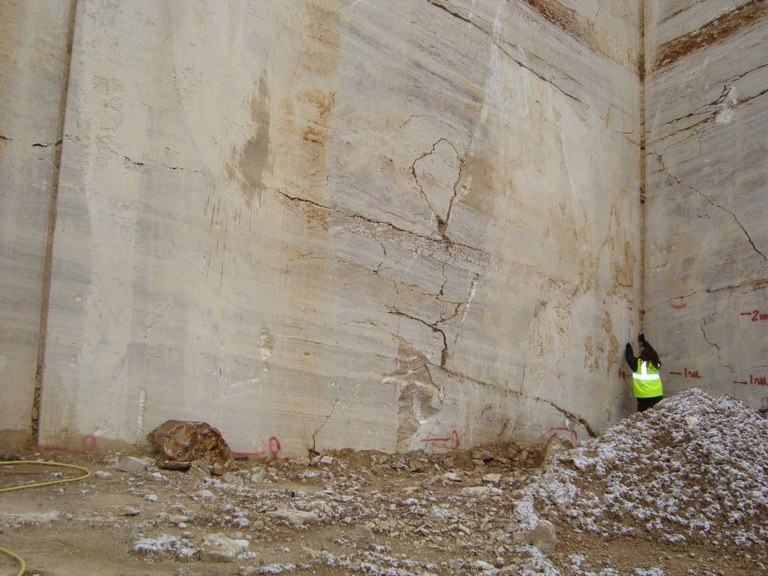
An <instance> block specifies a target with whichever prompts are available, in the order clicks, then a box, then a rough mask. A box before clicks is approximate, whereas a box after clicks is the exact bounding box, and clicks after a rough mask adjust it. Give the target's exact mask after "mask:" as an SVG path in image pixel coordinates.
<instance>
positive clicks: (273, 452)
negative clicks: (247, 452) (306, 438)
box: [269, 436, 282, 458]
mask: <svg viewBox="0 0 768 576" xmlns="http://www.w3.org/2000/svg"><path fill="white" fill-rule="evenodd" d="M280 450H282V446H280V440H278V439H277V436H270V437H269V454H270V456H272V458H277V455H278V454H280Z"/></svg>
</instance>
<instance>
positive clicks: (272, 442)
mask: <svg viewBox="0 0 768 576" xmlns="http://www.w3.org/2000/svg"><path fill="white" fill-rule="evenodd" d="M282 449H283V447H282V446H281V445H280V440H278V439H277V436H270V437H269V455H270V456H271V457H272V458H277V455H278V454H280V451H281V450H282ZM232 454H233V455H234V456H235V457H237V458H262V457H264V456H266V455H267V453H266V452H264V450H259V451H258V452H232Z"/></svg>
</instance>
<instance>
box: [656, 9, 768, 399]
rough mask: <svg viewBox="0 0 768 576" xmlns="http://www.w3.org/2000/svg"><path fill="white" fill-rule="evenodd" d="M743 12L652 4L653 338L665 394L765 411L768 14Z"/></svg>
mask: <svg viewBox="0 0 768 576" xmlns="http://www.w3.org/2000/svg"><path fill="white" fill-rule="evenodd" d="M734 4H735V6H725V5H724V4H720V3H717V2H693V1H691V2H658V3H654V9H653V11H652V18H651V21H650V25H651V26H653V27H654V28H655V30H656V32H655V35H656V36H655V45H656V46H657V49H656V51H655V52H654V53H652V54H650V57H649V58H647V62H648V64H649V66H651V69H650V70H649V72H648V75H647V77H648V78H649V83H648V100H647V103H646V109H647V114H648V118H647V124H648V146H647V149H648V190H649V193H648V202H647V210H648V212H647V227H648V241H647V270H646V272H647V277H648V281H647V286H646V310H647V313H646V333H650V334H649V339H650V338H655V339H656V340H657V342H655V343H654V345H655V346H656V348H657V349H658V350H659V352H660V354H661V357H662V362H664V368H663V376H664V386H665V393H668V394H674V393H675V392H679V391H681V390H685V389H688V388H691V387H704V388H705V389H707V390H708V391H710V392H711V393H714V394H730V395H733V396H736V397H739V398H742V399H744V400H745V401H748V402H749V403H750V404H751V405H752V406H753V407H755V408H763V409H765V408H768V400H767V399H766V388H765V386H766V385H767V384H768V368H767V367H766V358H768V339H766V337H765V334H766V330H768V226H766V225H765V221H766V216H765V215H766V214H767V213H768V193H767V192H768V179H767V178H766V167H767V165H766V158H767V157H768V140H767V139H766V136H765V135H766V130H767V129H768V100H767V99H766V96H765V94H766V85H768V66H767V65H766V64H768V55H767V54H766V50H765V44H766V41H767V40H768V5H766V3H765V2H750V1H742V2H735V3H734ZM652 341H653V340H652Z"/></svg>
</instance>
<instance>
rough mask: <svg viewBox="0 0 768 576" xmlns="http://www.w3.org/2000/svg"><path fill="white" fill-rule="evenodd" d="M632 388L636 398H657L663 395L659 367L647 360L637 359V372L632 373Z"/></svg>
mask: <svg viewBox="0 0 768 576" xmlns="http://www.w3.org/2000/svg"><path fill="white" fill-rule="evenodd" d="M632 388H633V389H634V392H635V398H656V397H657V396H663V395H664V390H663V388H662V387H661V376H660V375H659V369H658V368H656V366H654V365H653V364H652V363H651V362H648V361H646V360H638V361H637V372H633V373H632Z"/></svg>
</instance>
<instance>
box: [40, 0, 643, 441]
mask: <svg viewBox="0 0 768 576" xmlns="http://www.w3.org/2000/svg"><path fill="white" fill-rule="evenodd" d="M638 7H639V3H638V2H637V1H629V0H627V1H622V2H612V3H610V6H602V5H600V4H599V3H597V2H590V1H579V2H572V1H562V2H555V1H554V0H552V1H545V0H539V1H535V2H534V1H526V2H495V1H490V0H484V1H478V2H474V1H473V2H468V1H457V2H442V1H434V2H413V1H404V0H403V1H396V2H386V3H382V2H356V3H348V2H311V1H304V2H289V3H286V2H260V3H252V2H245V1H243V2H234V3H229V4H227V5H226V6H225V5H224V4H221V3H218V2H207V3H203V4H202V5H195V6H194V7H193V6H188V5H186V4H174V5H173V6H172V7H171V6H169V5H166V4H163V3H139V4H131V5H130V6H121V7H120V9H119V10H118V9H117V8H115V6H114V5H113V4H112V3H108V2H103V1H99V0H80V1H79V2H78V3H77V12H76V14H75V18H74V25H75V34H74V39H75V40H74V45H73V52H72V60H71V65H70V72H69V80H68V94H69V97H68V100H67V104H66V107H65V113H64V117H63V126H64V129H63V131H64V137H63V144H62V145H63V148H62V158H61V171H60V178H59V185H58V188H57V192H58V203H57V214H56V228H55V235H54V244H53V247H54V250H53V257H52V262H51V285H50V310H49V314H48V315H47V318H46V322H47V329H48V338H47V347H46V355H45V365H44V368H45V371H44V375H43V398H42V413H41V417H40V432H41V434H40V440H41V443H43V444H53V445H75V446H77V445H78V444H80V443H81V438H88V442H89V443H90V444H89V445H92V444H93V443H94V442H95V443H96V444H98V443H99V442H101V441H102V439H104V440H110V441H111V440H117V441H123V442H129V443H136V442H142V441H143V439H144V437H145V436H146V434H147V432H148V431H150V430H152V429H153V428H154V427H155V426H157V425H158V424H160V423H161V422H163V421H165V420H167V419H179V420H196V421H205V422H208V423H210V424H211V425H212V426H215V427H216V428H218V429H219V430H220V431H221V432H222V434H223V436H224V438H225V439H226V440H227V442H228V443H229V445H230V446H231V447H232V448H233V450H235V451H243V452H248V453H262V454H265V455H305V454H306V450H307V448H314V449H315V450H318V451H322V450H323V449H326V448H340V447H350V448H375V449H379V450H383V451H407V450H413V449H417V448H428V449H438V450H449V449H452V448H458V447H460V446H471V445H474V444H481V443H484V442H491V441H496V440H499V439H505V438H516V439H520V440H538V439H541V438H544V437H546V436H548V435H549V434H551V430H552V429H556V428H558V427H559V428H566V429H568V430H571V429H573V430H575V431H576V433H577V435H578V436H580V437H581V438H584V437H586V436H587V434H588V433H589V432H592V431H599V430H601V429H603V428H604V427H606V426H607V425H608V424H609V423H610V422H612V421H614V420H615V419H616V418H618V417H619V416H621V415H623V414H625V413H626V412H627V410H628V409H629V408H630V405H631V403H630V396H629V394H630V393H629V388H628V385H627V383H626V382H625V381H622V380H621V378H620V377H619V370H620V368H621V367H622V365H621V362H622V357H621V352H622V347H623V344H624V341H625V338H626V337H627V336H628V331H627V326H630V325H633V323H634V322H637V317H638V306H639V300H640V281H639V280H640V259H639V252H638V248H637V247H638V246H639V245H640V215H641V212H640V204H639V202H638V201H637V198H638V197H639V192H640V180H641V171H640V166H641V164H640V162H639V160H638V158H639V150H640V148H639V146H640V141H641V124H640V93H641V91H640V79H639V75H638V73H637V66H638V61H639V57H638V53H637V47H638V46H639V25H638V24H639V13H638Z"/></svg>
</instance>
